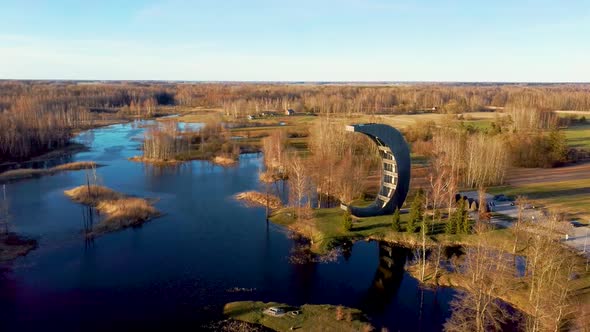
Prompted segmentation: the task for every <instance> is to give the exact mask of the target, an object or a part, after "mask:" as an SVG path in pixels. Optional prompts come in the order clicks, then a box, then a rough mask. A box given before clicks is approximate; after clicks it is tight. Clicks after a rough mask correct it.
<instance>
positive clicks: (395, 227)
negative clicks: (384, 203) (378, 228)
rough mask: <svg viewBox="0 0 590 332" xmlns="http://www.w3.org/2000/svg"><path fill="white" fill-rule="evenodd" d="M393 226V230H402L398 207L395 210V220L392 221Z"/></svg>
mask: <svg viewBox="0 0 590 332" xmlns="http://www.w3.org/2000/svg"><path fill="white" fill-rule="evenodd" d="M391 228H393V230H394V231H396V232H401V230H402V225H401V217H400V213H399V208H396V209H395V212H394V213H393V220H392V222H391Z"/></svg>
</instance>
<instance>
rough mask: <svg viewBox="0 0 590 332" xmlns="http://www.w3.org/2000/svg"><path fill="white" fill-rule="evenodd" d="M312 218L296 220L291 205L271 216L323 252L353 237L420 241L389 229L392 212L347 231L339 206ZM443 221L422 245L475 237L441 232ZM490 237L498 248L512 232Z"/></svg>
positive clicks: (412, 243)
mask: <svg viewBox="0 0 590 332" xmlns="http://www.w3.org/2000/svg"><path fill="white" fill-rule="evenodd" d="M313 213H314V218H313V219H312V220H301V221H297V220H296V219H295V218H294V214H293V211H292V209H290V208H285V209H282V210H278V211H276V212H275V213H274V214H273V215H272V216H271V217H270V219H271V221H273V222H274V223H277V224H280V225H283V226H286V227H287V228H289V229H291V230H293V231H295V232H297V233H300V234H303V235H304V236H306V237H308V238H310V239H312V240H313V245H312V247H311V249H312V251H314V252H316V253H319V254H323V253H326V252H327V251H329V250H330V249H332V248H333V247H335V246H337V245H339V244H341V243H343V242H346V241H357V240H380V241H386V242H389V243H396V244H400V245H404V246H409V247H415V246H419V245H421V244H422V234H421V233H420V232H418V233H408V232H405V231H402V232H396V231H394V230H393V229H392V216H391V215H385V216H377V217H368V218H353V220H354V221H353V227H352V229H351V230H350V231H347V230H345V229H344V226H343V215H344V211H343V210H341V209H340V208H338V207H337V208H329V209H316V210H314V212H313ZM400 217H401V227H402V230H405V229H406V225H407V222H408V217H409V214H407V213H402V214H401V216H400ZM445 225H446V221H445V220H443V221H442V222H441V223H434V224H431V225H430V226H429V229H428V231H429V232H428V233H429V234H428V235H427V236H426V245H427V246H433V245H435V244H436V243H443V244H445V245H462V244H464V245H468V244H470V243H472V242H474V241H475V239H476V237H477V235H466V234H445V233H444V230H445ZM485 236H488V237H491V238H492V239H493V240H494V243H495V245H497V246H498V248H501V249H505V248H510V245H511V243H512V240H513V235H512V233H511V232H510V230H507V229H495V230H493V231H490V232H488V233H486V235H485Z"/></svg>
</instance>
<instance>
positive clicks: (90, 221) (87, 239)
mask: <svg viewBox="0 0 590 332" xmlns="http://www.w3.org/2000/svg"><path fill="white" fill-rule="evenodd" d="M81 209H82V232H83V234H84V244H85V248H88V247H90V246H92V245H93V244H94V237H93V236H92V235H91V232H92V229H93V227H94V218H95V216H96V218H97V219H98V218H99V214H98V210H96V209H95V208H94V207H92V206H88V205H82V207H81Z"/></svg>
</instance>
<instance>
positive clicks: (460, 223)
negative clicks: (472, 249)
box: [456, 199, 471, 234]
mask: <svg viewBox="0 0 590 332" xmlns="http://www.w3.org/2000/svg"><path fill="white" fill-rule="evenodd" d="M467 204H469V203H468V202H467V201H465V200H463V199H462V200H460V201H459V206H457V211H456V212H457V216H456V220H457V233H461V234H469V233H471V224H470V222H469V214H468V210H467Z"/></svg>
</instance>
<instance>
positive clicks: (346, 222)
mask: <svg viewBox="0 0 590 332" xmlns="http://www.w3.org/2000/svg"><path fill="white" fill-rule="evenodd" d="M342 226H343V227H344V230H346V231H350V230H351V229H352V216H351V215H350V211H348V210H347V211H346V212H344V218H343V220H342Z"/></svg>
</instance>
